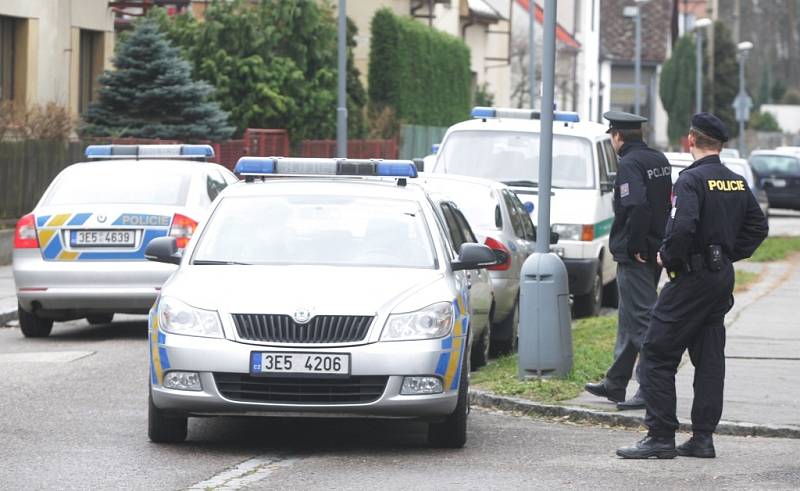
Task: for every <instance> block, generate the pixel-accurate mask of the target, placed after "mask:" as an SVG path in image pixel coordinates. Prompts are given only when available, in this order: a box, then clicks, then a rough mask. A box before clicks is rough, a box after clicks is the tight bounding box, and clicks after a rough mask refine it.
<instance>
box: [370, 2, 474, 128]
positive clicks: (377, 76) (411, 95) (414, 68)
mask: <svg viewBox="0 0 800 491" xmlns="http://www.w3.org/2000/svg"><path fill="white" fill-rule="evenodd" d="M371 36H372V40H371V49H370V54H369V98H370V103H371V104H372V105H373V107H376V108H382V107H386V106H390V107H392V108H394V110H395V112H396V115H397V117H398V118H399V119H400V121H402V122H404V123H411V124H420V125H431V126H449V125H451V124H453V123H455V122H458V121H462V120H464V119H466V118H467V117H468V116H469V105H470V98H471V97H470V96H471V94H470V85H471V78H472V75H471V73H470V56H469V48H467V46H466V45H465V44H464V42H463V41H461V40H460V39H458V38H456V37H453V36H451V35H449V34H446V33H443V32H440V31H437V30H435V29H432V28H430V27H428V26H426V25H424V24H422V23H421V22H418V21H415V20H413V19H411V18H404V17H398V16H396V15H394V14H393V13H392V11H391V10H389V9H381V10H379V11H378V12H376V13H375V16H374V17H373V18H372V25H371Z"/></svg>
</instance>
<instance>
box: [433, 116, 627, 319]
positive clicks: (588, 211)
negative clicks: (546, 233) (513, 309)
mask: <svg viewBox="0 0 800 491" xmlns="http://www.w3.org/2000/svg"><path fill="white" fill-rule="evenodd" d="M472 117H473V119H471V120H469V121H463V122H461V123H457V124H455V125H453V126H451V127H450V128H449V129H448V130H447V133H446V134H445V137H444V139H443V140H442V143H441V146H440V148H439V151H438V152H437V158H436V162H435V164H434V166H433V168H432V169H431V171H432V172H434V173H445V174H461V175H467V176H475V177H483V178H488V179H495V180H498V181H501V182H503V183H504V184H506V185H508V186H510V187H511V188H513V190H514V191H515V192H516V193H517V195H518V196H519V198H520V200H522V201H523V202H527V201H530V202H532V203H534V204H536V203H537V199H538V182H537V181H538V178H539V134H540V127H541V123H540V121H539V112H538V111H533V110H528V109H505V108H491V107H475V108H474V109H473V110H472ZM554 119H555V121H554V123H553V181H552V195H551V200H552V205H551V217H550V222H551V223H552V228H551V230H552V231H553V232H556V233H558V234H559V240H558V245H557V246H553V247H552V250H553V251H554V252H557V253H558V254H559V255H560V256H561V257H562V258H563V260H564V263H565V264H566V267H567V271H568V273H569V285H570V293H571V294H572V295H573V297H574V302H575V303H574V308H575V314H576V316H588V315H596V314H597V313H598V312H599V310H600V306H601V304H605V305H608V306H616V303H617V286H616V266H615V264H614V260H613V258H612V256H611V253H610V251H609V249H608V234H609V232H610V231H611V223H612V222H613V219H614V211H613V207H612V199H613V195H614V178H615V176H616V173H617V155H616V153H615V152H614V149H613V147H612V146H611V139H610V137H609V136H608V134H606V127H605V126H603V125H601V124H598V123H593V122H581V121H580V120H579V117H578V115H577V114H576V113H572V112H561V111H556V113H555V117H554ZM532 218H533V219H534V221H535V220H536V213H535V212H534V213H532Z"/></svg>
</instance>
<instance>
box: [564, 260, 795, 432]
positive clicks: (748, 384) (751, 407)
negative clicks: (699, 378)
mask: <svg viewBox="0 0 800 491" xmlns="http://www.w3.org/2000/svg"><path fill="white" fill-rule="evenodd" d="M737 269H746V270H750V271H753V270H755V271H758V270H761V272H762V280H761V281H760V282H759V283H757V284H756V285H754V286H753V288H751V289H750V290H748V291H746V292H744V293H741V294H738V295H736V305H735V306H734V308H733V309H732V310H731V312H729V313H728V316H727V317H726V322H725V324H726V326H727V328H728V336H727V344H726V347H725V357H726V367H727V368H726V371H727V373H726V377H725V403H724V408H723V413H722V419H723V421H729V422H739V423H749V424H755V425H763V426H781V427H789V428H793V429H797V430H800V415H798V412H797V404H798V401H800V383H798V382H797V374H798V373H800V320H798V319H799V318H800V314H798V311H797V310H796V309H797V305H798V304H797V303H796V302H797V301H798V299H800V256H795V257H794V258H793V259H792V260H790V261H785V262H776V263H766V264H763V265H761V264H755V263H742V264H741V265H737ZM693 377H694V367H693V366H692V364H691V362H690V361H689V360H688V355H686V356H684V360H683V363H682V365H681V368H680V369H679V371H678V374H677V377H676V391H677V394H678V417H679V419H680V420H681V422H682V423H683V422H686V423H689V422H690V419H691V418H690V414H691V405H692V398H693V395H694V393H693V389H692V381H693ZM635 391H636V383H635V382H632V383H631V384H630V386H629V387H628V395H629V396H631V395H633V394H634V392H635ZM565 404H567V405H577V406H584V407H590V408H595V409H602V410H606V411H616V408H615V406H614V405H613V404H611V403H610V402H608V401H605V400H601V399H599V398H597V397H594V396H592V395H591V394H588V393H586V392H584V393H583V394H581V395H580V396H579V397H577V398H576V399H573V400H571V401H566V402H565ZM624 414H627V415H631V416H641V417H643V416H644V411H643V410H642V411H625V412H624Z"/></svg>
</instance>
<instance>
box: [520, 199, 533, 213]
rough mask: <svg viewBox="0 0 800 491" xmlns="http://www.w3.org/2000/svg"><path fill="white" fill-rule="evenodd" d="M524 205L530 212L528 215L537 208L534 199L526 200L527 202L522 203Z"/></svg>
mask: <svg viewBox="0 0 800 491" xmlns="http://www.w3.org/2000/svg"><path fill="white" fill-rule="evenodd" d="M522 206H523V208H525V211H527V212H528V215H530V214H531V213H533V209H534V208H535V206H534V204H533V202H532V201H526V202H525V203H523V204H522Z"/></svg>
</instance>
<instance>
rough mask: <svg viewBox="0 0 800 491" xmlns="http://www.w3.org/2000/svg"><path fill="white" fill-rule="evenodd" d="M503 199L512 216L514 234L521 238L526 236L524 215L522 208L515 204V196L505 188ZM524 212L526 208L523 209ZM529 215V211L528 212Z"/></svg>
mask: <svg viewBox="0 0 800 491" xmlns="http://www.w3.org/2000/svg"><path fill="white" fill-rule="evenodd" d="M503 201H504V202H505V204H506V208H507V209H508V214H509V215H510V216H511V228H512V229H514V235H516V236H517V237H519V238H520V239H524V238H525V226H524V225H523V224H522V216H521V213H520V210H519V209H518V208H517V207H516V205H515V204H514V198H513V196H512V195H511V193H510V192H508V191H506V190H503ZM522 211H523V212H524V211H525V210H522ZM526 215H527V213H526Z"/></svg>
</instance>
